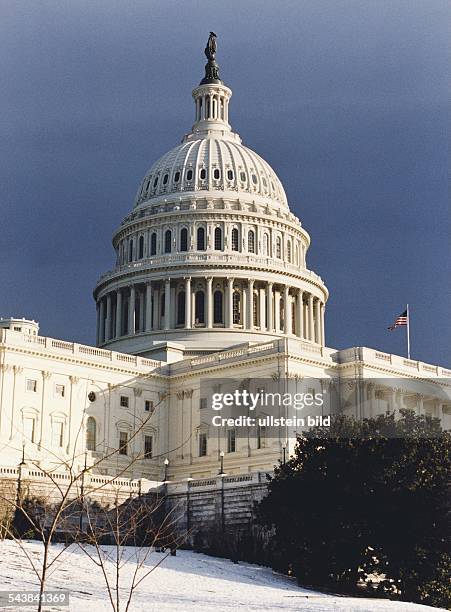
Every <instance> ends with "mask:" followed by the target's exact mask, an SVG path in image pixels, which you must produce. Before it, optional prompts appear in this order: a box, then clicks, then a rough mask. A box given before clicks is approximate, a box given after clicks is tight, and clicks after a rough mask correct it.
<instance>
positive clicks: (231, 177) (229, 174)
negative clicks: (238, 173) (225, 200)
mask: <svg viewBox="0 0 451 612" xmlns="http://www.w3.org/2000/svg"><path fill="white" fill-rule="evenodd" d="M227 178H228V180H229V181H233V170H227Z"/></svg>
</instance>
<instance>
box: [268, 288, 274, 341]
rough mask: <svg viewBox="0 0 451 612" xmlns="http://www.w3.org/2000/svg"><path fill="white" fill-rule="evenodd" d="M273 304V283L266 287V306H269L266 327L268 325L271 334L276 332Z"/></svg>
mask: <svg viewBox="0 0 451 612" xmlns="http://www.w3.org/2000/svg"><path fill="white" fill-rule="evenodd" d="M272 303H273V295H272V283H268V284H267V285H266V304H267V313H268V317H267V320H266V325H267V328H268V331H269V332H272V331H274V319H273V310H272Z"/></svg>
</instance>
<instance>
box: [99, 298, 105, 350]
mask: <svg viewBox="0 0 451 612" xmlns="http://www.w3.org/2000/svg"><path fill="white" fill-rule="evenodd" d="M104 342H105V300H104V299H103V298H102V299H101V300H100V326H99V344H103V343H104Z"/></svg>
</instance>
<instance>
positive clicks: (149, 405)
mask: <svg viewBox="0 0 451 612" xmlns="http://www.w3.org/2000/svg"><path fill="white" fill-rule="evenodd" d="M144 410H145V411H146V412H153V402H152V400H145V402H144Z"/></svg>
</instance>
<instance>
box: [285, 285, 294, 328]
mask: <svg viewBox="0 0 451 612" xmlns="http://www.w3.org/2000/svg"><path fill="white" fill-rule="evenodd" d="M283 307H284V311H285V321H284V323H285V325H284V328H285V329H284V331H285V333H286V334H291V333H292V329H293V325H292V320H291V300H290V287H289V286H288V285H285V288H284V292H283Z"/></svg>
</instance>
